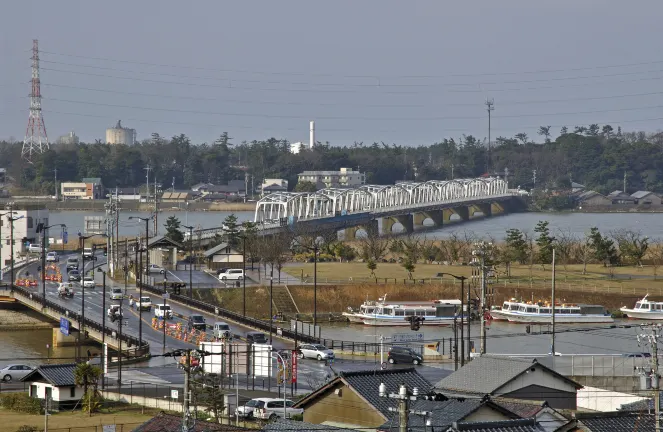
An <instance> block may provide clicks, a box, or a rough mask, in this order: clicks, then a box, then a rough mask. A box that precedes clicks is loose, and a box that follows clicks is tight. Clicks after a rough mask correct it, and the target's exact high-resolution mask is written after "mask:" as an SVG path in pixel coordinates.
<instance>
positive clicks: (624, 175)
mask: <svg viewBox="0 0 663 432" xmlns="http://www.w3.org/2000/svg"><path fill="white" fill-rule="evenodd" d="M623 192H624V193H626V171H624V191H623Z"/></svg>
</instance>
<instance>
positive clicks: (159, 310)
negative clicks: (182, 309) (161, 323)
mask: <svg viewBox="0 0 663 432" xmlns="http://www.w3.org/2000/svg"><path fill="white" fill-rule="evenodd" d="M154 316H155V317H157V318H159V319H168V318H172V317H173V310H172V309H171V308H170V305H162V304H158V305H154Z"/></svg>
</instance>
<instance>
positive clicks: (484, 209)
mask: <svg viewBox="0 0 663 432" xmlns="http://www.w3.org/2000/svg"><path fill="white" fill-rule="evenodd" d="M469 210H470V216H471V217H474V214H475V213H479V212H481V213H482V214H483V215H484V217H491V216H492V215H493V206H492V204H491V203H484V204H475V205H473V206H472V207H471V208H470V209H469Z"/></svg>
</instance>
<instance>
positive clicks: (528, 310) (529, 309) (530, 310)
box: [527, 307, 536, 312]
mask: <svg viewBox="0 0 663 432" xmlns="http://www.w3.org/2000/svg"><path fill="white" fill-rule="evenodd" d="M527 312H536V308H533V307H528V308H527Z"/></svg>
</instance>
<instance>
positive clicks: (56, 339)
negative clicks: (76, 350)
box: [52, 327, 78, 348]
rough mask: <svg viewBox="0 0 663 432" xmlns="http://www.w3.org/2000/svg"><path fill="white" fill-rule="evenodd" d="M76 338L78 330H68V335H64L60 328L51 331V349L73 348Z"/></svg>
mask: <svg viewBox="0 0 663 432" xmlns="http://www.w3.org/2000/svg"><path fill="white" fill-rule="evenodd" d="M77 338H78V330H74V329H70V331H69V335H65V334H64V333H62V332H61V331H60V328H59V327H58V328H54V329H53V345H52V346H53V347H54V348H55V347H66V346H75V345H76V343H77Z"/></svg>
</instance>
